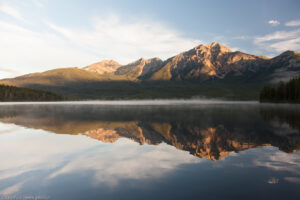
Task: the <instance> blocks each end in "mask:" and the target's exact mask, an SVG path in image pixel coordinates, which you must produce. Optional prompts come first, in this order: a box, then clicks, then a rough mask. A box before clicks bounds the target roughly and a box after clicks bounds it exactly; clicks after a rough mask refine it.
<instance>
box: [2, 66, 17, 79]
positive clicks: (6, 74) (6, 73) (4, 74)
mask: <svg viewBox="0 0 300 200" xmlns="http://www.w3.org/2000/svg"><path fill="white" fill-rule="evenodd" d="M17 75H20V73H19V72H18V71H16V70H13V69H8V68H3V67H0V77H7V78H10V77H15V76H17Z"/></svg>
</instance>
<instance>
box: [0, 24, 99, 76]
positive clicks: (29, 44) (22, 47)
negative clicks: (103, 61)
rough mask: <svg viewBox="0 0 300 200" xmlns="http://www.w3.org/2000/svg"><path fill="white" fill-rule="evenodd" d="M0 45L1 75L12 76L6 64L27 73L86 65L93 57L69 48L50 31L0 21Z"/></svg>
mask: <svg viewBox="0 0 300 200" xmlns="http://www.w3.org/2000/svg"><path fill="white" fill-rule="evenodd" d="M0 44H1V45H0V52H1V54H0V60H1V65H2V67H3V68H2V70H1V71H2V74H1V77H2V78H3V77H10V76H11V75H13V71H10V70H7V68H8V66H10V69H11V70H14V69H18V71H19V73H29V72H35V71H44V70H48V69H52V68H56V67H71V66H72V67H75V66H78V65H86V64H88V63H89V62H92V61H95V60H96V59H97V57H96V56H94V55H91V54H89V53H88V52H86V51H84V50H82V49H80V48H73V47H72V45H70V44H69V43H68V42H67V41H66V40H64V39H63V38H61V37H59V36H58V35H56V34H54V33H50V32H49V31H44V32H37V31H32V30H29V29H27V28H24V27H22V26H18V25H15V24H13V23H8V22H4V21H0ZM5 74H6V76H5ZM16 75H19V74H15V76H16Z"/></svg>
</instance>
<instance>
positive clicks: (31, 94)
mask: <svg viewBox="0 0 300 200" xmlns="http://www.w3.org/2000/svg"><path fill="white" fill-rule="evenodd" d="M61 100H64V98H63V97H62V96H60V95H57V94H54V93H52V92H46V91H41V90H34V89H28V88H21V87H13V86H7V85H0V101H61Z"/></svg>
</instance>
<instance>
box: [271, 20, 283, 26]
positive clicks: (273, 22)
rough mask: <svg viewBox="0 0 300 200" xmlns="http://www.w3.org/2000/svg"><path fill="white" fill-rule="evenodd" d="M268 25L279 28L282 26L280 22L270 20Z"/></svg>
mask: <svg viewBox="0 0 300 200" xmlns="http://www.w3.org/2000/svg"><path fill="white" fill-rule="evenodd" d="M268 23H269V24H271V25H272V26H278V25H279V24H280V22H279V21H277V20H270V21H268Z"/></svg>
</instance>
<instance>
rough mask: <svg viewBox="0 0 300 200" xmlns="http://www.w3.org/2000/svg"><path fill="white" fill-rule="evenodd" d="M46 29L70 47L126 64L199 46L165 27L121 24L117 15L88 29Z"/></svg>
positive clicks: (96, 20) (139, 22) (149, 23)
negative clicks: (54, 33) (65, 41)
mask: <svg viewBox="0 0 300 200" xmlns="http://www.w3.org/2000/svg"><path fill="white" fill-rule="evenodd" d="M47 24H48V26H49V27H51V28H52V29H53V30H55V31H56V32H57V33H59V34H60V35H61V36H63V37H64V38H65V39H67V40H68V41H70V42H71V43H73V44H76V45H77V46H78V47H80V48H82V49H89V50H90V51H93V52H95V53H96V54H98V55H99V56H101V57H103V58H109V59H117V60H119V61H120V62H122V63H123V64H127V63H128V62H131V61H133V60H135V59H138V58H139V57H146V58H149V57H161V58H163V59H166V58H168V57H170V56H173V55H175V54H177V53H180V52H181V51H185V50H188V49H190V48H192V47H194V46H196V45H198V44H200V43H201V41H199V40H195V39H190V38H185V37H183V36H182V35H181V34H180V33H179V32H177V31H175V30H173V29H171V28H169V27H168V26H167V25H165V24H162V23H158V22H153V21H147V20H135V21H133V22H130V23H129V22H124V21H122V20H121V19H120V17H119V16H117V15H111V16H109V17H106V18H99V17H96V18H94V19H93V20H92V22H91V24H90V28H89V29H76V28H66V27H62V26H59V25H56V24H53V23H50V22H47Z"/></svg>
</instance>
